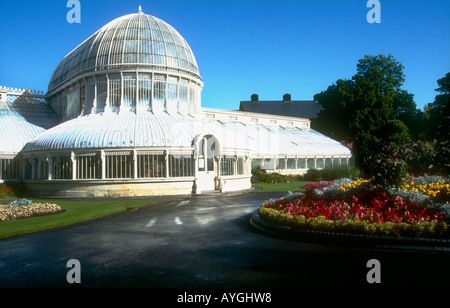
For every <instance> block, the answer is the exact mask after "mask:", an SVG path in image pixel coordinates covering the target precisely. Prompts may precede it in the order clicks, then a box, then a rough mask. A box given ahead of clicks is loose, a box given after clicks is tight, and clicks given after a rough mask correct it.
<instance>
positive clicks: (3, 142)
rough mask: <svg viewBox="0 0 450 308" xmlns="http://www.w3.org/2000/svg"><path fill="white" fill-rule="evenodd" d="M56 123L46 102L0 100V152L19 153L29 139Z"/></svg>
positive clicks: (53, 113)
mask: <svg viewBox="0 0 450 308" xmlns="http://www.w3.org/2000/svg"><path fill="white" fill-rule="evenodd" d="M58 123H59V121H58V117H57V116H56V113H55V112H54V111H53V110H52V109H51V108H50V107H49V106H48V105H47V104H44V103H36V102H34V103H23V102H14V103H10V102H0V127H1V133H0V152H1V153H19V152H20V151H21V150H22V148H23V146H24V145H25V144H26V143H27V142H28V141H29V140H31V139H32V138H34V137H35V136H36V135H39V134H40V133H42V132H44V131H45V130H46V129H49V128H51V127H53V126H55V125H57V124H58Z"/></svg>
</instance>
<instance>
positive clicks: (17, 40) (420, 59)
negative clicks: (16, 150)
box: [0, 0, 450, 109]
mask: <svg viewBox="0 0 450 308" xmlns="http://www.w3.org/2000/svg"><path fill="white" fill-rule="evenodd" d="M79 1H80V3H81V23H80V24H70V23H68V22H67V20H66V15H67V13H68V12H69V10H70V8H67V7H66V4H67V0H45V1H38V0H35V1H24V0H23V1H20V0H15V1H6V0H1V1H0V42H1V44H0V46H1V48H0V85H3V86H9V87H24V88H30V89H33V90H43V91H44V92H45V91H46V90H47V86H48V82H49V80H50V78H51V75H52V73H53V70H54V69H55V68H56V66H57V65H58V63H59V62H60V61H61V60H62V59H63V57H64V56H65V55H66V54H67V53H69V52H70V51H71V50H72V49H74V48H75V47H77V46H78V45H79V44H80V43H81V42H82V41H84V40H85V39H86V38H88V37H89V36H90V35H92V34H93V33H94V32H95V31H97V30H98V29H100V28H101V27H102V26H104V25H105V24H107V23H108V22H109V21H111V20H113V19H115V18H117V17H120V16H123V15H126V14H129V13H134V12H137V11H138V6H139V5H142V9H143V12H144V13H146V14H149V15H153V16H156V17H158V18H160V19H162V20H164V21H166V22H167V23H169V24H170V25H172V26H173V27H174V28H175V29H177V31H178V32H179V33H180V34H181V35H182V36H183V37H184V38H185V39H186V41H187V42H188V43H189V45H190V46H191V48H192V50H193V52H194V55H195V57H196V59H197V62H198V65H199V69H200V74H201V76H202V78H203V81H204V84H205V86H204V88H203V92H202V105H203V106H204V107H212V108H221V109H238V108H239V102H240V101H242V100H249V99H250V96H251V94H253V93H257V94H259V99H260V100H280V99H281V98H282V96H283V94H285V93H290V94H291V95H292V99H294V100H311V99H313V96H314V95H315V94H316V93H319V92H321V91H323V90H326V89H327V87H328V86H329V85H331V84H332V83H333V82H335V81H336V80H338V79H340V78H342V79H345V78H351V77H352V76H353V75H354V74H355V73H356V65H357V62H358V60H359V59H362V58H363V57H364V55H379V54H384V55H388V54H392V55H393V56H394V57H395V59H396V60H397V61H399V62H400V63H401V64H402V65H403V66H404V67H405V69H404V73H405V75H406V81H405V83H404V85H403V89H405V90H407V91H408V92H410V93H412V94H414V99H415V102H416V104H417V107H418V108H420V109H422V108H423V106H424V105H425V104H427V103H430V102H432V101H433V100H434V97H435V95H436V92H435V89H436V88H437V83H436V81H437V80H438V79H439V78H442V77H444V76H445V74H446V73H448V72H450V18H449V16H450V0H415V1H412V0H411V1H406V0H380V4H381V23H380V24H370V23H368V22H367V20H366V15H367V13H368V12H369V10H370V8H367V7H366V4H367V0H345V1H332V0H278V1H275V0H270V1H269V0H227V1H219V0H189V1H188V0H165V1H148V0H128V1H123V0H79Z"/></svg>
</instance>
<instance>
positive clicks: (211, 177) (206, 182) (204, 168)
mask: <svg viewBox="0 0 450 308" xmlns="http://www.w3.org/2000/svg"><path fill="white" fill-rule="evenodd" d="M198 147H199V152H198V153H199V155H198V187H199V189H200V190H201V191H204V190H216V189H217V187H216V176H217V175H218V168H217V164H216V162H215V159H214V157H215V156H217V155H218V151H219V144H218V142H217V138H215V137H214V136H205V137H203V138H202V139H201V140H200V144H199V146H198Z"/></svg>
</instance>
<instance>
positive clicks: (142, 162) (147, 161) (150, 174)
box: [137, 153, 166, 178]
mask: <svg viewBox="0 0 450 308" xmlns="http://www.w3.org/2000/svg"><path fill="white" fill-rule="evenodd" d="M137 171H138V175H137V176H138V178H161V177H165V176H166V161H165V159H164V155H163V154H162V153H153V154H151V153H149V154H146V153H143V154H139V153H138V156H137Z"/></svg>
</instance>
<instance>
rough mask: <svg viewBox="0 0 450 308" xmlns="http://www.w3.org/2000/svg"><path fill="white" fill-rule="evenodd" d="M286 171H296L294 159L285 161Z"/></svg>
mask: <svg viewBox="0 0 450 308" xmlns="http://www.w3.org/2000/svg"><path fill="white" fill-rule="evenodd" d="M287 169H288V170H295V169H297V163H296V159H295V158H288V160H287Z"/></svg>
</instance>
